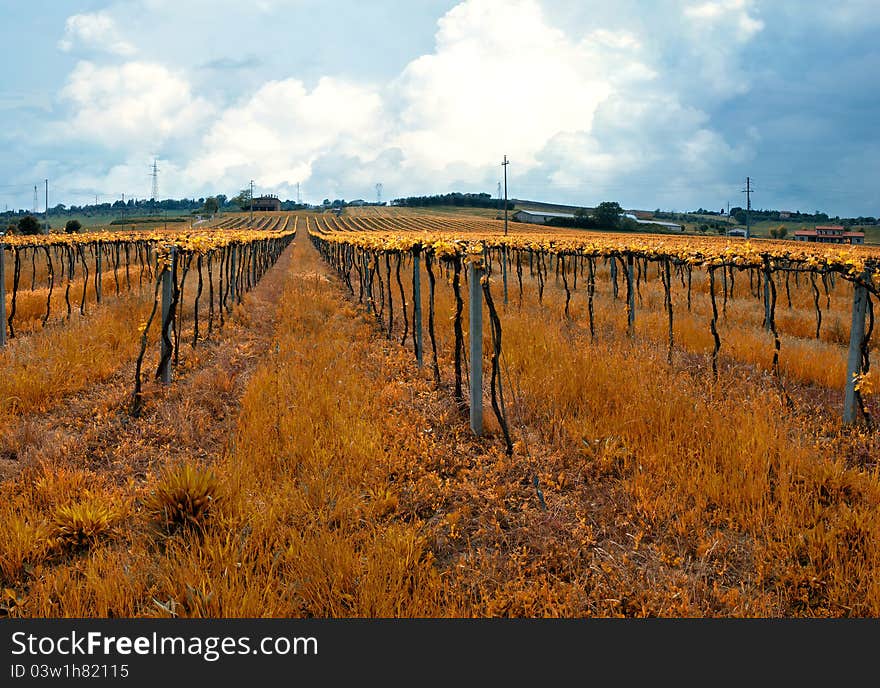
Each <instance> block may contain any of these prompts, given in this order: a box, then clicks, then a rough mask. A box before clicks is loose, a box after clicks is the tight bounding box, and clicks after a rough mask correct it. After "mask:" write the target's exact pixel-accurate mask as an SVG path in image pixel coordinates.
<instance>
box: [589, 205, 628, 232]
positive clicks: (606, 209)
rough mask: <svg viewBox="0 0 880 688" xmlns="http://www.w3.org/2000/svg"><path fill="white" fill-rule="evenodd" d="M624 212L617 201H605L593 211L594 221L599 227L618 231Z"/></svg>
mask: <svg viewBox="0 0 880 688" xmlns="http://www.w3.org/2000/svg"><path fill="white" fill-rule="evenodd" d="M622 212H623V208H621V207H620V204H619V203H617V202H616V201H603V202H602V203H600V204H599V205H598V206H597V207H596V209H595V210H594V211H593V219H594V220H595V221H596V224H597V225H598V226H599V227H603V228H606V229H618V228H619V227H620V214H621V213H622Z"/></svg>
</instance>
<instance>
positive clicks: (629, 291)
mask: <svg viewBox="0 0 880 688" xmlns="http://www.w3.org/2000/svg"><path fill="white" fill-rule="evenodd" d="M634 279H635V278H634V276H633V256H632V253H628V254H627V256H626V334H627V336H628V337H630V338H632V337H633V335H634V334H635V325H636V293H635V292H636V290H635V288H634V287H633V280H634Z"/></svg>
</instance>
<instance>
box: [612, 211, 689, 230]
mask: <svg viewBox="0 0 880 688" xmlns="http://www.w3.org/2000/svg"><path fill="white" fill-rule="evenodd" d="M623 217H626V218H629V219H630V220H633V221H634V222H635V223H636V224H640V225H657V226H659V227H663V228H664V229H668V230H671V231H673V232H683V231H684V227H682V226H681V225H680V224H677V223H675V222H662V221H661V220H640V219H639V217H638V215H636V214H635V213H624V214H623Z"/></svg>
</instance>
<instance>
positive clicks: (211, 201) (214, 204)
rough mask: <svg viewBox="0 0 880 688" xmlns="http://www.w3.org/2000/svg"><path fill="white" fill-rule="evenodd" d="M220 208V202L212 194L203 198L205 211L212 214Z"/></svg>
mask: <svg viewBox="0 0 880 688" xmlns="http://www.w3.org/2000/svg"><path fill="white" fill-rule="evenodd" d="M219 209H220V202H219V201H218V200H217V199H216V198H214V197H213V196H211V197H209V198H206V199H205V212H206V213H207V214H208V215H213V214H214V213H216V212H217V211H218V210H219Z"/></svg>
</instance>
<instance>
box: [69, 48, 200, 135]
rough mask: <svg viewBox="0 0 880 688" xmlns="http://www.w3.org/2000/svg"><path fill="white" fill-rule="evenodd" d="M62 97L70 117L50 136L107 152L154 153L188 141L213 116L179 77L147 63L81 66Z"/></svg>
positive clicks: (90, 64) (159, 66)
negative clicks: (79, 141)
mask: <svg viewBox="0 0 880 688" xmlns="http://www.w3.org/2000/svg"><path fill="white" fill-rule="evenodd" d="M61 97H62V99H63V100H64V101H66V102H67V103H69V104H70V105H71V106H72V107H73V108H74V112H73V114H72V116H71V118H70V119H69V120H68V121H66V122H63V123H62V124H61V125H59V126H56V127H55V128H54V129H53V133H54V134H56V135H58V136H60V137H63V138H67V139H83V140H87V141H91V142H95V143H100V144H103V145H104V146H106V147H109V148H123V149H150V150H154V149H155V147H156V146H157V145H160V144H162V143H163V142H165V141H167V140H168V139H171V138H174V137H178V138H179V137H184V136H188V135H191V134H192V133H194V132H195V131H197V130H198V128H199V127H200V125H202V124H203V123H204V122H205V121H206V120H207V119H208V118H210V117H211V115H212V114H213V111H214V108H213V106H212V105H211V104H210V103H208V102H207V101H206V100H204V99H202V98H198V97H195V96H194V95H193V94H192V90H191V87H190V84H189V82H188V81H187V80H186V79H185V78H184V77H183V76H181V75H179V74H176V73H174V72H172V71H171V70H169V69H168V68H166V67H164V66H162V65H159V64H155V63H151V62H127V63H125V64H122V65H119V66H115V65H111V66H104V67H102V66H97V65H95V64H93V63H91V62H80V63H79V64H77V66H76V68H75V69H74V70H73V72H72V73H71V75H70V77H69V78H68V81H67V84H66V86H65V87H64V89H63V90H62V92H61Z"/></svg>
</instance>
